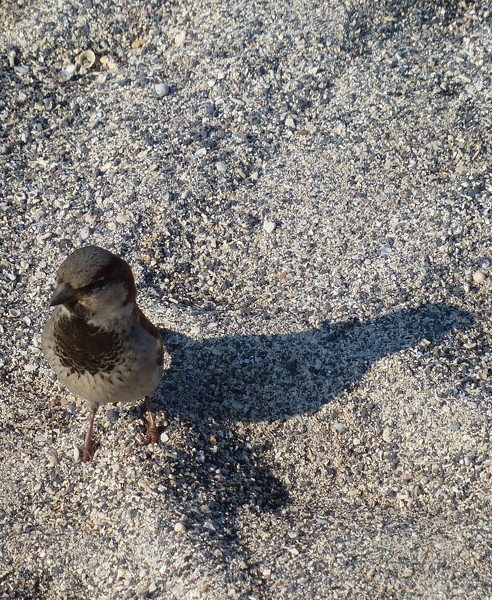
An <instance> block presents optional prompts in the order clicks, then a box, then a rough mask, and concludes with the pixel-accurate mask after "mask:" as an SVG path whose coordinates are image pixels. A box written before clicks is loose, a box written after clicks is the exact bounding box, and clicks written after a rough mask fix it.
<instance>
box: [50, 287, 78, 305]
mask: <svg viewBox="0 0 492 600" xmlns="http://www.w3.org/2000/svg"><path fill="white" fill-rule="evenodd" d="M75 299H76V298H75V296H74V293H73V290H72V288H71V287H70V286H68V285H67V284H66V283H65V282H63V281H60V282H59V283H58V284H57V286H56V289H55V291H54V292H53V296H51V300H50V306H58V305H59V304H67V303H69V302H73V301H74V300H75Z"/></svg>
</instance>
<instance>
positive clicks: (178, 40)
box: [174, 31, 186, 48]
mask: <svg viewBox="0 0 492 600" xmlns="http://www.w3.org/2000/svg"><path fill="white" fill-rule="evenodd" d="M185 39H186V31H180V32H179V33H177V34H176V36H175V38H174V45H175V46H176V47H177V48H181V47H182V46H184V43H185Z"/></svg>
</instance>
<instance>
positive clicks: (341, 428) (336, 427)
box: [333, 422, 347, 433]
mask: <svg viewBox="0 0 492 600" xmlns="http://www.w3.org/2000/svg"><path fill="white" fill-rule="evenodd" d="M333 429H334V430H335V431H336V432H337V433H344V432H345V431H347V428H346V427H345V425H344V424H343V423H338V422H337V423H333Z"/></svg>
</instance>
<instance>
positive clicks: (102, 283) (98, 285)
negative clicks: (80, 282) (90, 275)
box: [79, 277, 106, 294]
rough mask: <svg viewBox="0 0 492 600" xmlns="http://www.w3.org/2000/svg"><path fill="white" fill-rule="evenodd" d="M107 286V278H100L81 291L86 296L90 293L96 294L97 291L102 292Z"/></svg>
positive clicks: (80, 289)
mask: <svg viewBox="0 0 492 600" xmlns="http://www.w3.org/2000/svg"><path fill="white" fill-rule="evenodd" d="M105 284H106V277H99V278H98V279H95V280H94V281H91V282H90V283H88V284H87V285H84V286H83V287H81V288H79V291H80V292H82V293H84V294H89V293H90V292H95V291H96V290H100V289H101V288H102V287H104V286H105Z"/></svg>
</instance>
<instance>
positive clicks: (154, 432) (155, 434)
mask: <svg viewBox="0 0 492 600" xmlns="http://www.w3.org/2000/svg"><path fill="white" fill-rule="evenodd" d="M159 439H160V437H159V428H158V427H157V423H156V422H155V421H153V422H152V421H151V422H150V423H147V444H158V443H159Z"/></svg>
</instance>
